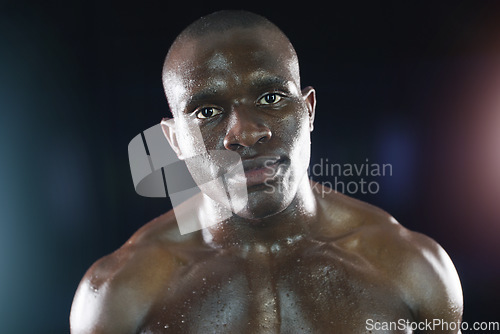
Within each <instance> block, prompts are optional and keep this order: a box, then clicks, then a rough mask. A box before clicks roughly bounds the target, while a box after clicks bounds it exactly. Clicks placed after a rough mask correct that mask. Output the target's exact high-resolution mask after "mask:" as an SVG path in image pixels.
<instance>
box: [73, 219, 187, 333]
mask: <svg viewBox="0 0 500 334" xmlns="http://www.w3.org/2000/svg"><path fill="white" fill-rule="evenodd" d="M191 238H192V237H191ZM186 242H188V243H189V239H188V238H184V239H183V238H182V236H181V235H180V233H179V231H178V229H177V226H176V224H175V219H173V218H172V216H171V213H167V214H166V215H163V216H161V217H159V218H157V219H155V220H153V221H151V222H150V223H148V224H146V225H145V226H143V227H142V228H141V229H139V230H138V231H137V232H136V233H135V234H134V235H133V236H132V237H131V238H130V239H129V240H128V241H127V242H126V243H125V244H124V245H123V246H122V247H120V248H119V249H118V250H116V251H115V252H113V253H111V254H109V255H107V256H105V257H103V258H101V259H99V260H98V261H96V262H95V263H94V264H93V265H92V266H91V267H90V268H89V269H88V271H87V272H86V274H85V275H84V277H83V279H82V280H81V282H80V284H79V286H78V289H77V291H76V294H75V297H74V300H73V304H72V307H71V315H70V323H71V332H72V333H74V334H78V333H135V332H136V331H137V328H138V326H140V324H141V321H142V319H143V318H144V317H145V316H146V314H147V312H148V310H149V309H150V307H151V305H152V303H153V302H154V300H155V295H156V294H157V292H158V291H159V289H161V287H162V286H164V284H165V283H166V282H168V281H169V280H170V279H171V277H172V274H173V273H174V272H175V271H176V270H177V269H178V268H179V267H180V266H182V264H183V263H184V262H185V261H186V260H185V259H184V257H183V252H182V250H179V249H178V248H182V246H183V245H184V243H186Z"/></svg>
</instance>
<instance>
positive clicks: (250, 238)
mask: <svg viewBox="0 0 500 334" xmlns="http://www.w3.org/2000/svg"><path fill="white" fill-rule="evenodd" d="M305 181H306V182H305V183H303V186H301V187H299V190H298V191H297V193H296V196H295V197H294V199H293V200H292V202H291V203H290V204H289V205H288V206H287V207H286V208H285V209H284V210H283V211H281V212H279V213H276V214H274V215H271V216H268V217H265V218H260V219H247V218H244V217H240V216H238V215H235V214H233V215H232V216H231V217H230V218H229V219H225V220H223V221H221V222H219V223H217V224H214V225H212V226H210V227H208V228H206V229H204V230H203V231H202V234H203V239H204V240H205V242H206V243H207V244H208V245H209V246H211V247H214V248H233V247H238V248H243V249H247V250H252V249H254V250H255V249H256V247H257V248H259V247H260V248H262V249H267V251H270V252H271V253H275V252H276V251H278V250H279V249H281V248H283V246H284V245H290V244H293V243H295V242H297V241H299V240H302V239H304V238H305V237H306V236H307V235H308V234H309V231H310V228H311V225H312V224H314V223H316V221H317V218H318V217H317V216H318V214H317V202H316V198H315V196H314V194H313V192H312V189H311V187H310V184H309V181H308V180H307V178H305Z"/></svg>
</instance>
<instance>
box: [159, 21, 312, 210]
mask: <svg viewBox="0 0 500 334" xmlns="http://www.w3.org/2000/svg"><path fill="white" fill-rule="evenodd" d="M163 84H164V87H165V93H166V96H167V100H168V103H169V106H170V109H171V111H172V114H173V115H174V119H175V121H174V122H173V123H172V122H170V123H166V122H165V123H163V129H164V131H165V134H166V136H167V139H168V140H169V142H170V143H171V145H172V147H173V148H174V150H175V151H176V153H177V154H178V156H179V158H181V159H187V158H191V157H195V156H199V155H203V154H205V156H207V155H206V152H211V151H231V152H236V153H238V154H239V155H240V156H241V159H242V161H243V167H244V169H245V176H246V181H245V180H244V181H243V182H246V185H247V190H248V204H247V205H246V207H245V209H244V210H242V211H241V212H239V213H238V214H239V215H242V216H244V217H248V218H261V217H266V216H269V215H272V214H275V213H278V212H281V211H282V210H284V209H285V208H286V207H287V206H288V205H289V204H290V203H291V201H292V200H293V198H294V197H295V194H296V192H297V189H298V186H299V183H300V182H302V180H303V178H304V177H306V170H307V166H308V164H309V157H310V131H312V124H313V120H314V108H315V93H314V90H313V89H312V88H310V87H309V88H305V89H303V90H301V88H300V75H299V65H298V59H297V55H296V53H295V50H294V48H293V46H292V45H291V43H290V41H289V40H288V38H287V37H286V36H285V35H284V34H283V33H282V32H281V30H280V29H278V28H277V27H276V26H275V25H274V24H272V23H271V22H269V21H268V20H267V19H265V18H263V17H261V16H259V15H256V14H253V13H248V12H242V11H222V12H216V13H213V14H211V15H208V16H206V17H203V18H201V19H199V20H198V21H196V22H194V23H193V24H191V25H190V26H189V27H187V28H186V29H185V30H184V31H183V32H182V33H181V34H180V35H179V36H178V37H177V39H176V40H175V41H174V43H173V44H172V47H171V48H170V50H169V52H168V55H167V58H166V60H165V65H164V69H163ZM188 167H189V169H190V171H191V173H193V174H196V173H197V172H199V173H207V171H208V173H211V174H213V175H214V176H215V175H217V174H219V170H220V166H218V163H217V162H214V160H213V159H212V160H211V159H210V158H209V157H208V158H207V159H205V161H197V164H196V166H189V164H188ZM201 169H204V170H203V171H202V170H201ZM193 176H195V175H193ZM195 179H196V177H195ZM228 181H229V182H235V183H236V182H241V180H237V178H235V179H234V180H228Z"/></svg>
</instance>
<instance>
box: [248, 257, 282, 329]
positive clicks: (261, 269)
mask: <svg viewBox="0 0 500 334" xmlns="http://www.w3.org/2000/svg"><path fill="white" fill-rule="evenodd" d="M273 262H274V260H273V255H272V254H271V252H257V253H256V254H252V255H251V256H250V257H249V258H248V262H247V268H246V271H247V277H248V286H249V297H250V298H249V302H250V305H249V310H250V319H251V322H249V324H248V325H249V326H252V327H253V328H254V329H255V330H256V331H255V332H254V333H260V332H262V333H270V332H275V333H279V330H280V324H281V316H280V303H279V297H278V292H277V282H276V275H275V271H274V268H273V267H274V265H273V264H274V263H273Z"/></svg>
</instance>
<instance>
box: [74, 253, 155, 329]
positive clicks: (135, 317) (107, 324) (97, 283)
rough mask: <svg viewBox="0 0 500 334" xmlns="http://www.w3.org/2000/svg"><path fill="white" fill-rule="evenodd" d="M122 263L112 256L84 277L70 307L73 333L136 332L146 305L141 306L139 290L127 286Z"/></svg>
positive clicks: (97, 264)
mask: <svg viewBox="0 0 500 334" xmlns="http://www.w3.org/2000/svg"><path fill="white" fill-rule="evenodd" d="M119 262H120V261H119V260H118V259H117V258H116V255H109V256H107V257H105V258H103V259H101V260H99V261H98V262H96V263H95V264H94V265H93V266H92V267H91V268H90V269H89V270H88V271H87V273H86V274H85V276H84V277H83V279H82V281H81V282H80V285H79V287H78V290H77V292H76V294H75V298H74V300H73V305H72V307H71V315H70V325H71V333H72V334H90V333H92V334H101V333H103V334H104V333H106V334H113V333H117V334H118V333H122V334H127V333H135V332H136V330H137V326H138V325H139V321H140V319H142V316H144V314H143V312H144V310H145V309H147V308H146V307H145V305H139V303H138V301H139V300H140V298H138V296H137V294H138V291H137V290H136V289H129V288H127V285H128V284H127V282H125V281H124V279H123V275H122V273H121V271H122V270H123V269H124V267H123V265H120V263H119ZM141 307H143V309H141Z"/></svg>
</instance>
